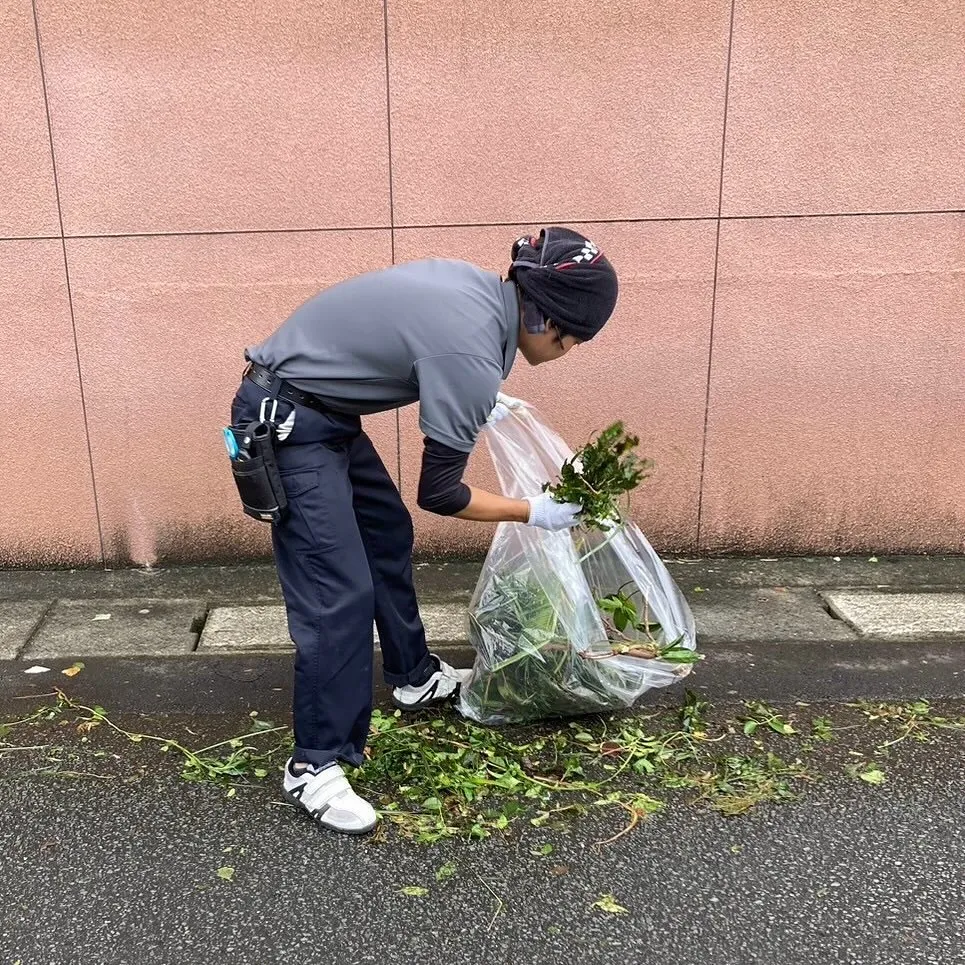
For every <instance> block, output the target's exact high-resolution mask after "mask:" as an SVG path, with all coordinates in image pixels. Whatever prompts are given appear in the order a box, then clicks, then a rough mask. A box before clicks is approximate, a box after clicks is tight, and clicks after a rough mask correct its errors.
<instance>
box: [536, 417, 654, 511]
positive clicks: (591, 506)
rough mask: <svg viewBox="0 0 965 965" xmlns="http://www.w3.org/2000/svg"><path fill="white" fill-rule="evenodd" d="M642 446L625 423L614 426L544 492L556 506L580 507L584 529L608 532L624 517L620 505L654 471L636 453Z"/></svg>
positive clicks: (580, 453) (570, 461)
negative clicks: (558, 503) (563, 504)
mask: <svg viewBox="0 0 965 965" xmlns="http://www.w3.org/2000/svg"><path fill="white" fill-rule="evenodd" d="M639 444H640V440H639V439H638V438H637V437H636V436H631V435H628V434H627V432H626V429H625V428H624V425H623V423H622V422H614V423H613V425H611V426H609V427H607V428H606V429H604V430H603V431H602V432H601V433H600V434H599V435H598V436H597V438H596V439H595V440H593V441H592V442H589V443H587V444H586V445H585V446H584V447H583V448H582V449H580V450H579V451H578V452H577V453H576V454H575V455H574V456H573V458H572V459H568V460H567V461H566V462H565V463H563V467H562V469H561V470H560V481H559V482H558V483H556V484H555V485H551V484H549V483H547V484H546V486H544V487H543V488H544V490H545V491H546V492H549V493H550V495H551V496H552V497H553V498H554V499H555V500H556V501H557V502H560V503H579V504H580V505H581V506H582V507H583V515H582V516H581V521H582V524H583V525H584V526H586V527H588V528H594V529H600V530H609V529H610V528H611V527H612V526H613V525H614V523H616V522H618V521H619V520H620V518H621V517H622V515H623V514H622V512H621V505H623V504H625V503H626V501H627V497H628V496H629V494H630V493H631V492H632V491H633V490H634V489H636V488H637V486H639V485H640V483H641V482H643V480H644V479H645V478H647V476H649V475H650V473H651V471H652V469H653V463H652V462H650V460H647V459H641V458H640V457H639V456H637V454H636V453H635V452H634V450H635V449H636V447H637V446H638V445H639Z"/></svg>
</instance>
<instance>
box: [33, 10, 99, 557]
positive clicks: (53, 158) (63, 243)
mask: <svg viewBox="0 0 965 965" xmlns="http://www.w3.org/2000/svg"><path fill="white" fill-rule="evenodd" d="M30 5H31V9H32V10H33V18H34V39H35V40H36V41H37V61H38V63H39V66H40V86H41V88H42V89H43V92H44V111H45V113H46V115H47V140H48V143H49V144H50V165H51V168H52V170H53V175H54V196H55V197H56V200H57V220H58V222H59V223H60V247H61V252H62V254H63V258H64V280H65V281H66V283H67V307H68V308H69V309H70V330H71V334H72V336H73V339H74V359H75V361H76V363H77V382H78V387H79V389H80V411H81V416H82V418H83V420H84V435H85V437H86V440H87V461H88V464H89V466H90V484H91V493H92V495H93V497H94V518H95V520H96V523H97V539H98V541H99V543H100V548H101V566H105V567H106V566H107V553H106V551H105V549H104V530H103V526H102V525H101V511H100V503H99V501H98V499H97V477H96V475H95V473H94V452H93V449H92V447H91V442H90V424H89V423H88V421H87V399H86V396H85V394H84V373H83V371H82V369H81V365H80V348H79V346H78V344H77V322H76V320H75V318H74V295H73V292H72V290H71V287H70V265H69V264H68V261H67V237H66V235H65V234H64V212H63V208H62V207H61V204H60V183H59V181H58V180H57V155H56V152H55V151H54V131H53V125H52V124H51V121H50V103H49V101H48V99H47V74H46V71H45V70H44V54H43V47H42V45H41V43H40V21H39V19H38V17H37V0H30Z"/></svg>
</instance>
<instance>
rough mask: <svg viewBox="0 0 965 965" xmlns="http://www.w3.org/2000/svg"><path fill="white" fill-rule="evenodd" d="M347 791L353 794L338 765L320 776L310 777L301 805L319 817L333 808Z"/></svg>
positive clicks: (324, 771) (326, 769)
mask: <svg viewBox="0 0 965 965" xmlns="http://www.w3.org/2000/svg"><path fill="white" fill-rule="evenodd" d="M346 791H348V792H349V793H350V794H351V793H352V785H351V784H349V782H348V778H347V777H346V776H345V774H344V773H343V771H342V769H341V768H340V767H338V765H335V766H333V767H326V768H325V770H323V771H321V772H320V773H319V774H313V775H312V776H311V777H308V780H307V782H306V785H305V790H304V792H303V793H302V796H301V803H302V804H303V805H304V806H305V807H306V808H307V809H308V810H309V811H310V812H311V813H312V814H314V815H316V816H318V815H320V814H324V813H325V812H326V811H327V810H328V809H329V808H330V807H331V806H332V801H334V800H335V798H337V797H340V796H341V795H342V794H344V793H345V792H346Z"/></svg>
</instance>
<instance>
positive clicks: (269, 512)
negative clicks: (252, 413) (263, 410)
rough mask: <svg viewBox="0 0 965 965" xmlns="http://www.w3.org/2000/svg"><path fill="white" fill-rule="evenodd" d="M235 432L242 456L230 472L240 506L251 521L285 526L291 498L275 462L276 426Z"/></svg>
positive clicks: (261, 424) (255, 424)
mask: <svg viewBox="0 0 965 965" xmlns="http://www.w3.org/2000/svg"><path fill="white" fill-rule="evenodd" d="M232 432H234V434H235V438H236V440H237V442H238V448H239V452H238V455H237V456H236V457H235V458H233V459H232V460H231V472H232V475H233V476H234V478H235V485H236V486H237V487H238V495H239V496H240V497H241V505H242V506H243V507H244V510H245V512H246V513H247V514H248V515H249V516H251V517H252V519H257V520H261V521H263V522H268V523H280V522H282V520H284V518H285V516H286V515H287V514H288V498H287V497H286V496H285V488H284V486H283V485H282V481H281V474H280V473H279V471H278V463H277V462H276V460H275V427H274V425H273V424H272V423H270V422H266V421H264V420H262V421H260V422H252V423H250V424H249V425H248V426H246V427H245V429H244V430H243V431H242V432H239V430H237V429H234V428H232Z"/></svg>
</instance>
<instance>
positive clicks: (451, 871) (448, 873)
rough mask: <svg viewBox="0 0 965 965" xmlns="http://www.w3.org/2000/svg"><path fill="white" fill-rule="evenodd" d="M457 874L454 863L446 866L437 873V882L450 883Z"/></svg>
mask: <svg viewBox="0 0 965 965" xmlns="http://www.w3.org/2000/svg"><path fill="white" fill-rule="evenodd" d="M455 873H456V866H455V865H454V864H452V863H448V864H444V865H443V866H442V867H441V868H440V869H439V870H438V871H437V872H436V881H448V880H449V879H450V878H451V877H453V875H455Z"/></svg>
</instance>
